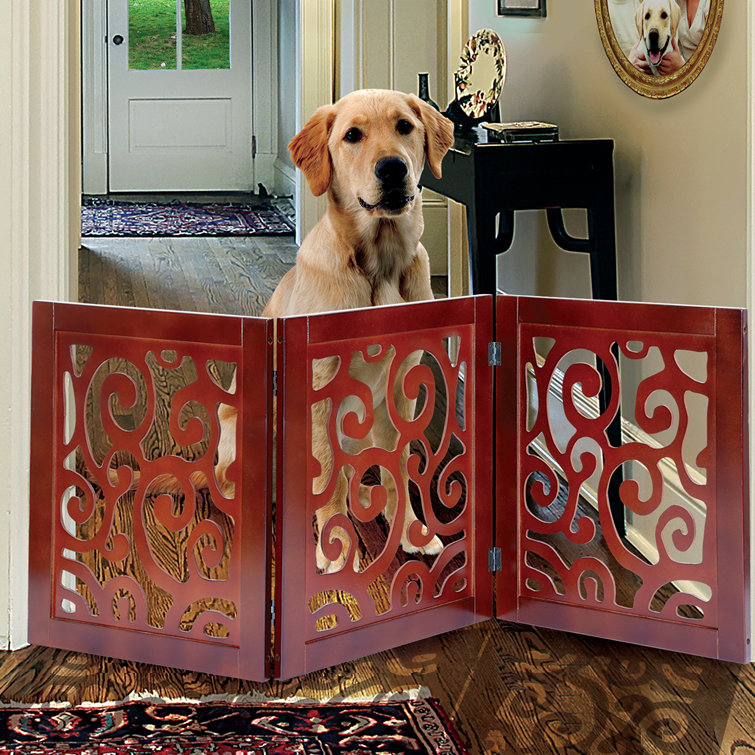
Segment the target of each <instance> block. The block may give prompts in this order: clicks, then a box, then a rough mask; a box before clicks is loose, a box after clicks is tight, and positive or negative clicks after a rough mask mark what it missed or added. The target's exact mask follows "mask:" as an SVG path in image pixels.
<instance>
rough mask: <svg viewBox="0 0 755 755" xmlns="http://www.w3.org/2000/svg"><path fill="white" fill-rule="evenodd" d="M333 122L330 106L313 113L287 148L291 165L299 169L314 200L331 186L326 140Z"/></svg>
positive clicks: (330, 169)
mask: <svg viewBox="0 0 755 755" xmlns="http://www.w3.org/2000/svg"><path fill="white" fill-rule="evenodd" d="M334 119H335V109H334V107H333V105H323V106H322V107H320V108H318V109H317V110H315V112H314V115H313V116H312V117H311V118H310V119H309V120H308V121H307V123H306V124H305V126H304V128H303V129H302V130H301V131H300V132H299V133H298V134H297V135H296V136H295V137H294V138H293V139H292V140H291V141H290V142H289V144H288V151H289V152H290V153H291V159H292V160H293V161H294V165H296V167H297V168H301V171H302V172H303V173H304V175H305V176H306V177H307V181H308V182H309V188H310V189H311V190H312V193H313V194H314V195H315V196H316V197H319V196H320V194H324V193H325V192H326V191H327V190H328V186H330V177H331V174H332V172H333V166H332V164H331V162H330V151H329V150H328V136H329V135H330V128H331V126H332V125H333V121H334Z"/></svg>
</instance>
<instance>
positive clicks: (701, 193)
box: [470, 0, 750, 306]
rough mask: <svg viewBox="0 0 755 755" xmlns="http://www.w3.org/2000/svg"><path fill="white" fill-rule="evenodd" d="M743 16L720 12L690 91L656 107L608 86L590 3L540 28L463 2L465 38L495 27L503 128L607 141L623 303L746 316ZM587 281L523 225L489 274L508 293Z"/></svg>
mask: <svg viewBox="0 0 755 755" xmlns="http://www.w3.org/2000/svg"><path fill="white" fill-rule="evenodd" d="M749 5H750V3H748V2H741V0H727V2H726V4H725V10H724V16H723V24H722V27H721V31H720V35H719V38H718V42H717V44H716V47H715V49H714V51H713V55H712V56H711V59H710V61H709V63H708V65H707V66H706V68H705V70H704V71H703V72H702V74H701V75H700V77H699V78H698V79H697V81H695V82H694V83H693V84H692V86H691V87H689V88H688V89H687V90H685V91H684V92H682V93H681V94H678V95H676V96H675V97H672V98H670V99H667V100H663V101H654V100H649V99H646V98H643V97H641V96H639V95H638V94H635V93H634V92H633V91H632V90H630V89H629V88H628V87H626V86H625V85H624V84H623V83H622V82H621V80H620V79H619V78H618V77H617V76H616V74H615V73H614V71H613V69H612V68H611V66H610V64H609V62H608V59H607V58H606V55H605V53H604V51H603V47H602V44H601V41H600V37H599V35H598V31H597V25H596V20H595V11H594V5H593V3H592V2H589V1H585V0H582V2H564V0H550V2H549V3H548V17H547V18H545V19H524V18H511V17H509V18H505V19H504V18H497V17H496V16H495V15H494V11H493V9H494V3H493V2H492V0H470V30H471V31H475V30H476V29H478V28H481V27H491V28H493V29H495V30H497V31H498V32H499V33H500V35H501V37H502V38H503V41H504V43H505V46H506V51H507V56H508V77H507V81H506V85H505V87H504V90H503V95H502V97H501V117H502V119H503V120H515V119H520V118H523V119H524V118H526V119H541V120H546V121H552V122H554V123H557V124H558V125H559V126H560V128H561V135H562V138H593V137H608V138H612V139H614V140H615V143H616V152H615V176H616V221H617V245H618V261H619V291H620V297H621V298H622V299H626V300H641V301H653V302H654V301H659V302H663V301H667V302H674V303H688V304H711V305H732V306H745V305H746V304H747V285H746V271H747V257H748V252H749V238H748V227H749V217H750V207H749V202H748V181H749V164H748V146H749V138H750V133H749V127H748V116H749V106H750V104H749V90H748V82H749V72H748V62H749V61H748V55H749V53H748V34H747V30H748V28H749V27H748V7H749ZM579 220H581V218H579ZM576 229H577V227H574V231H575V232H576ZM533 245H536V246H537V248H538V254H536V255H535V254H533V248H534V246H533ZM587 271H588V268H587V266H586V263H585V259H584V258H583V257H581V256H579V255H573V254H567V253H562V252H559V251H554V249H553V247H552V245H551V243H550V241H549V237H548V233H547V229H545V228H544V226H543V224H542V223H541V222H540V221H539V219H538V218H535V219H533V218H525V219H524V220H523V221H522V222H518V225H517V237H516V241H515V248H514V249H512V251H511V252H509V254H508V255H506V259H505V262H504V264H503V266H502V270H499V274H502V275H503V277H504V279H505V282H504V283H503V285H504V288H505V289H506V290H507V291H509V292H511V293H533V294H542V295H563V296H588V295H589V281H588V278H587V275H588V272H587Z"/></svg>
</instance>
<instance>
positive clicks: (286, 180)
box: [275, 0, 297, 195]
mask: <svg viewBox="0 0 755 755" xmlns="http://www.w3.org/2000/svg"><path fill="white" fill-rule="evenodd" d="M296 10H297V3H296V0H279V2H278V29H277V34H278V82H279V84H278V96H277V107H278V137H277V138H278V155H277V158H276V160H275V191H276V192H277V193H278V194H281V195H283V194H293V193H294V190H295V185H296V169H295V168H294V164H293V162H291V157H290V155H289V154H288V143H289V142H290V141H291V139H292V138H293V137H294V134H295V133H296V109H297V105H296V89H297V81H296Z"/></svg>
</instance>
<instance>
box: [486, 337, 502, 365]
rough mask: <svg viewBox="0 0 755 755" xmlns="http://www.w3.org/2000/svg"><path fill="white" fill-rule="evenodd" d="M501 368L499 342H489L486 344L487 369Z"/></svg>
mask: <svg viewBox="0 0 755 755" xmlns="http://www.w3.org/2000/svg"><path fill="white" fill-rule="evenodd" d="M500 366H501V342H500V341H491V342H490V343H489V344H488V367H500Z"/></svg>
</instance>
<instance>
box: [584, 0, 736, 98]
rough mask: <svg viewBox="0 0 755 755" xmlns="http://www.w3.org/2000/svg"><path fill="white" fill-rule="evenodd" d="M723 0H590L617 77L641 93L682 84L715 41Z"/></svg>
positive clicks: (670, 90)
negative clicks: (593, 0) (592, 2)
mask: <svg viewBox="0 0 755 755" xmlns="http://www.w3.org/2000/svg"><path fill="white" fill-rule="evenodd" d="M723 11H724V0H595V15H596V18H597V21H598V31H599V32H600V39H601V41H602V42H603V48H604V50H605V51H606V55H607V56H608V60H609V61H610V62H611V65H612V66H613V69H614V70H615V71H616V73H617V74H618V76H619V78H620V79H621V80H622V81H623V82H624V83H625V84H626V85H627V86H628V87H630V88H631V89H633V90H634V91H635V92H637V93H638V94H641V95H643V96H644V97H652V98H654V99H662V98H664V97H671V96H673V95H675V94H678V93H679V92H681V91H682V90H683V89H686V88H687V87H688V86H689V85H690V84H691V83H692V82H693V81H694V80H695V79H696V78H697V77H698V76H699V75H700V72H701V71H702V70H703V68H704V67H705V64H706V63H707V62H708V59H709V58H710V55H711V53H712V52H713V47H714V45H715V44H716V39H717V37H718V30H719V28H720V26H721V17H722V15H723Z"/></svg>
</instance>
